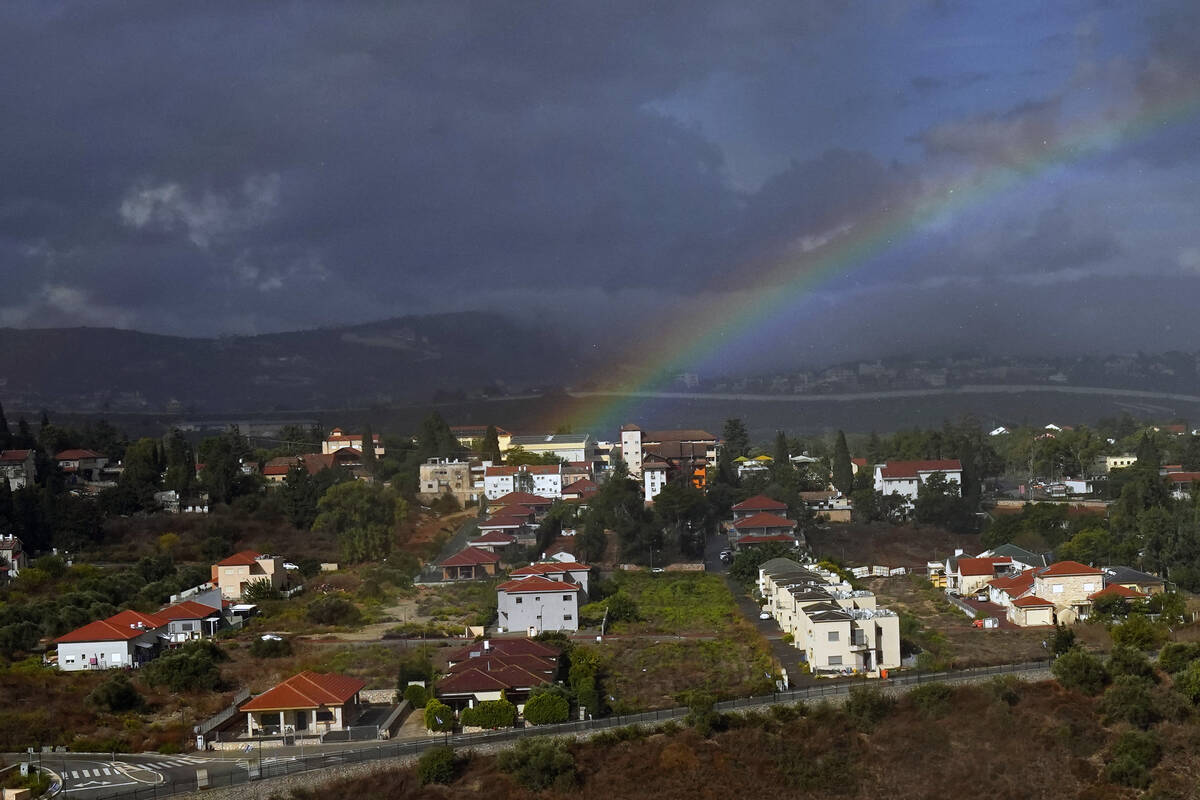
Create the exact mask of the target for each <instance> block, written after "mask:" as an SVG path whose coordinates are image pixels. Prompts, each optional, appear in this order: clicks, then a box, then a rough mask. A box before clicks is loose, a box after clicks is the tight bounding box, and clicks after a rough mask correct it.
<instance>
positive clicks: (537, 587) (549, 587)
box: [496, 575, 579, 594]
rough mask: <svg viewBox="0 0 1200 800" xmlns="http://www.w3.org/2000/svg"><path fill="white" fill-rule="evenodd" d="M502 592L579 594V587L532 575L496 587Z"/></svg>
mask: <svg viewBox="0 0 1200 800" xmlns="http://www.w3.org/2000/svg"><path fill="white" fill-rule="evenodd" d="M496 588H497V590H499V591H501V592H508V593H509V594H524V593H526V592H578V591H579V587H578V586H576V585H575V584H573V583H566V582H564V581H554V580H550V579H549V578H543V577H542V576H541V575H531V576H529V577H528V578H518V579H516V580H512V581H506V582H505V583H502V584H500V585H499V586H497V587H496Z"/></svg>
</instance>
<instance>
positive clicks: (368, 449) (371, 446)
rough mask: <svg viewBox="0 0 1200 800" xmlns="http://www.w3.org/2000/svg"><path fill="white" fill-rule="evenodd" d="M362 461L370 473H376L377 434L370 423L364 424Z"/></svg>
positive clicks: (364, 467)
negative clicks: (373, 431)
mask: <svg viewBox="0 0 1200 800" xmlns="http://www.w3.org/2000/svg"><path fill="white" fill-rule="evenodd" d="M362 463H363V469H365V470H366V471H367V474H368V475H374V474H375V434H374V433H372V431H371V424H370V423H367V424H366V425H364V426H363V444H362Z"/></svg>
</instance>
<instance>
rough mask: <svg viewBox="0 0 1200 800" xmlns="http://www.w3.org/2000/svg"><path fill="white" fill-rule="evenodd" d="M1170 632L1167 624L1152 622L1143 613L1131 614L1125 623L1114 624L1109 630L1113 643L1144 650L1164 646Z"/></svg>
mask: <svg viewBox="0 0 1200 800" xmlns="http://www.w3.org/2000/svg"><path fill="white" fill-rule="evenodd" d="M1169 633H1170V632H1169V631H1168V630H1167V626H1166V625H1163V624H1161V623H1158V622H1151V621H1150V619H1149V618H1148V617H1145V616H1143V615H1141V614H1131V615H1130V616H1129V619H1127V620H1126V621H1125V622H1124V623H1123V624H1121V625H1114V626H1113V627H1112V628H1111V629H1110V630H1109V634H1111V636H1112V640H1113V644H1115V645H1118V646H1121V647H1130V648H1133V649H1134V650H1143V651H1146V650H1157V649H1158V648H1160V647H1162V645H1163V644H1164V643H1165V642H1166V641H1167V636H1168V635H1169Z"/></svg>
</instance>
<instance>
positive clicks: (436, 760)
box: [417, 729, 458, 786]
mask: <svg viewBox="0 0 1200 800" xmlns="http://www.w3.org/2000/svg"><path fill="white" fill-rule="evenodd" d="M431 730H432V729H431ZM457 773H458V759H457V757H456V756H455V755H454V748H453V747H432V748H430V749H429V750H426V751H425V752H424V753H422V754H421V758H420V759H418V760H417V778H418V779H420V781H421V785H422V786H428V785H429V784H431V783H442V784H446V783H453V782H454V778H455V775H456V774H457Z"/></svg>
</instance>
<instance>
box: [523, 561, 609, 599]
mask: <svg viewBox="0 0 1200 800" xmlns="http://www.w3.org/2000/svg"><path fill="white" fill-rule="evenodd" d="M591 571H592V568H591V567H590V566H588V565H587V564H580V563H579V562H578V561H575V559H574V558H573V557H571V556H569V555H567V554H566V553H559V554H558V556H557V557H555V558H551V559H549V560H547V561H539V562H537V563H534V564H530V565H528V566H525V567H518V568H517V569H514V570H512V571H511V572H509V573H508V574H509V576H510V577H513V578H526V577H529V576H530V575H540V576H541V577H543V578H550V579H551V580H555V581H564V582H566V583H571V584H574V585H576V586H578V587H579V588H580V590H581V591H582V592H583V594H584V599H586V597H587V592H588V576H589V575H591Z"/></svg>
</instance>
